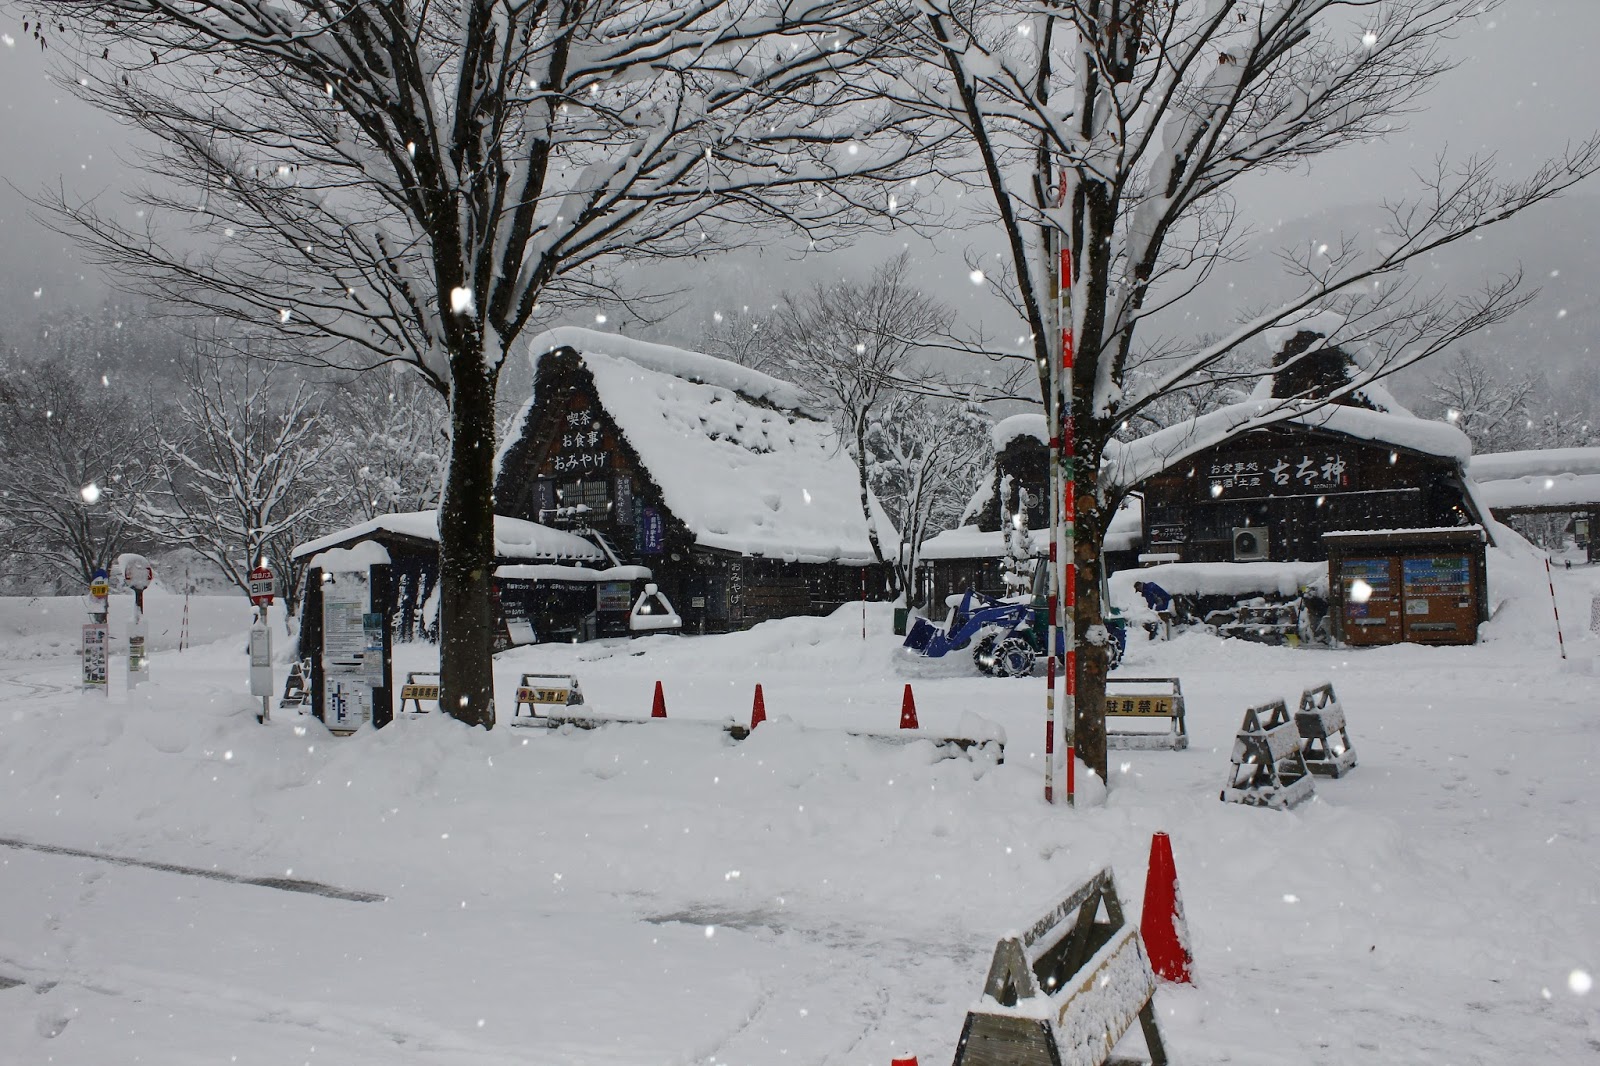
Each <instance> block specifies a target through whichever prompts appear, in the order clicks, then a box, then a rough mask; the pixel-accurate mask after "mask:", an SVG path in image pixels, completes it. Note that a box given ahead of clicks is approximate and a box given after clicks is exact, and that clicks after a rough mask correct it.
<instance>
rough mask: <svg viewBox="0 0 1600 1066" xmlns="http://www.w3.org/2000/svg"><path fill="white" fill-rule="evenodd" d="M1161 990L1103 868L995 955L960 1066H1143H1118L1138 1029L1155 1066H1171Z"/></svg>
mask: <svg viewBox="0 0 1600 1066" xmlns="http://www.w3.org/2000/svg"><path fill="white" fill-rule="evenodd" d="M1102 911H1103V912H1104V914H1105V917H1104V918H1103V919H1102V918H1101V917H1100V915H1101V913H1102ZM1155 987H1156V979H1155V974H1154V973H1153V972H1152V971H1151V969H1150V961H1149V959H1148V958H1147V957H1146V955H1145V951H1144V942H1143V941H1141V940H1140V939H1139V930H1138V927H1137V926H1133V925H1130V924H1128V923H1127V921H1126V920H1125V919H1124V918H1123V914H1122V902H1121V900H1120V899H1119V898H1118V897H1117V888H1116V883H1115V881H1114V880H1113V879H1112V876H1111V869H1110V868H1109V867H1107V868H1106V869H1103V870H1101V871H1100V872H1099V873H1097V874H1095V875H1094V876H1093V877H1091V878H1089V880H1087V881H1085V882H1084V883H1083V884H1081V885H1079V886H1078V887H1077V888H1075V889H1073V890H1072V891H1071V892H1070V893H1068V894H1067V896H1066V898H1064V899H1063V900H1061V901H1060V902H1059V903H1057V904H1056V905H1055V906H1053V907H1051V908H1050V909H1049V910H1048V911H1047V912H1046V913H1045V914H1044V916H1043V917H1041V918H1039V919H1038V920H1037V921H1035V922H1034V923H1033V924H1032V925H1030V926H1029V927H1028V928H1027V929H1026V930H1025V931H1024V932H1022V933H1020V934H1013V935H1011V936H1007V937H1004V938H1003V939H1001V940H1000V942H999V943H997V944H996V945H995V949H994V958H993V960H992V961H991V962H990V964H989V975H988V977H987V978H986V979H985V981H984V984H983V998H982V999H981V1000H980V1001H979V1003H978V1005H977V1006H976V1007H974V1008H973V1009H972V1010H971V1011H969V1012H968V1014H967V1020H966V1024H965V1025H964V1026H962V1029H961V1040H960V1043H958V1044H957V1045H956V1057H955V1064H954V1066H1061V1064H1062V1063H1074V1064H1082V1066H1105V1064H1116V1066H1120V1064H1123V1063H1129V1062H1136V1061H1139V1060H1130V1059H1121V1058H1116V1059H1114V1058H1113V1057H1112V1049H1113V1048H1115V1047H1116V1044H1117V1041H1118V1040H1120V1039H1121V1038H1122V1036H1123V1034H1125V1033H1126V1032H1127V1031H1128V1030H1129V1029H1131V1028H1132V1027H1133V1024H1134V1023H1135V1022H1138V1024H1139V1027H1140V1029H1142V1030H1143V1033H1144V1039H1145V1045H1146V1047H1147V1049H1148V1051H1149V1054H1150V1058H1149V1062H1150V1063H1151V1064H1152V1066H1165V1063H1166V1061H1167V1054H1166V1048H1165V1046H1164V1045H1163V1043H1162V1040H1161V1031H1160V1028H1159V1027H1158V1026H1157V1024H1156V1012H1155V1005H1154V1003H1153V1000H1152V997H1153V996H1154V995H1155Z"/></svg>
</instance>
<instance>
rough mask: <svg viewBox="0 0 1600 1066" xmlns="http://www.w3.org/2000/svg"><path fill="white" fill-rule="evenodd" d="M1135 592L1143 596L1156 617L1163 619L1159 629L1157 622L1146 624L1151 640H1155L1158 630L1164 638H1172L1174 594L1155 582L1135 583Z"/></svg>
mask: <svg viewBox="0 0 1600 1066" xmlns="http://www.w3.org/2000/svg"><path fill="white" fill-rule="evenodd" d="M1133 591H1135V592H1137V593H1139V594H1140V595H1141V596H1143V597H1144V602H1145V603H1146V604H1147V605H1149V607H1150V609H1151V610H1152V611H1154V612H1155V613H1156V617H1157V618H1159V619H1161V623H1160V626H1159V627H1158V626H1157V624H1156V623H1155V622H1147V623H1145V631H1146V632H1148V633H1149V634H1150V637H1151V639H1152V640H1153V639H1155V636H1156V633H1157V630H1158V628H1159V631H1160V633H1161V635H1162V637H1164V638H1170V637H1171V636H1172V593H1170V592H1168V591H1167V590H1166V589H1164V588H1162V587H1161V586H1160V585H1158V584H1156V583H1155V582H1154V581H1135V582H1134V583H1133Z"/></svg>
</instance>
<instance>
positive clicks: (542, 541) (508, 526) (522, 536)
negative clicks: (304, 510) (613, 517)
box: [294, 511, 605, 563]
mask: <svg viewBox="0 0 1600 1066" xmlns="http://www.w3.org/2000/svg"><path fill="white" fill-rule="evenodd" d="M383 533H393V534H396V535H398V536H402V537H410V538H412V539H415V540H425V541H437V540H438V539H439V512H438V511H405V512H402V513H399V514H386V515H379V516H378V517H377V518H374V519H371V520H370V521H366V522H360V523H357V524H356V525H353V526H351V527H349V528H348V529H341V530H339V531H338V532H337V533H330V534H328V535H327V536H326V537H318V538H317V539H316V540H313V541H308V542H307V543H305V544H301V545H298V546H297V547H296V548H295V549H294V558H296V559H302V558H305V557H307V556H311V555H315V554H317V553H318V552H320V551H324V550H326V549H328V548H340V547H346V546H348V545H351V544H354V543H357V542H359V541H361V540H364V539H367V538H372V537H376V536H378V535H381V534H383ZM494 554H495V558H497V559H518V560H527V561H529V562H532V561H542V562H549V561H552V560H553V561H559V562H583V563H590V562H601V561H603V560H604V559H605V554H604V553H603V552H602V551H601V550H600V549H599V548H598V547H596V546H595V545H593V544H591V543H589V542H588V541H586V540H584V539H583V538H582V537H580V536H577V535H575V534H572V533H567V532H564V531H563V530H559V529H551V528H550V527H549V526H541V525H539V524H538V523H536V522H525V521H523V520H522V519H520V518H507V517H506V516H505V515H495V518H494Z"/></svg>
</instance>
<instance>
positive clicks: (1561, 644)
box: [1544, 555, 1567, 659]
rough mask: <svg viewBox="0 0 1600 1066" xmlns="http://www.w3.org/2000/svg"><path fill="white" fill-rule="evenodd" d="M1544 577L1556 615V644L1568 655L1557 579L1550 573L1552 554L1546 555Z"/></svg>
mask: <svg viewBox="0 0 1600 1066" xmlns="http://www.w3.org/2000/svg"><path fill="white" fill-rule="evenodd" d="M1544 579H1545V580H1546V581H1548V582H1549V583H1550V610H1551V611H1552V612H1553V613H1554V614H1555V616H1556V645H1557V646H1558V647H1560V649H1561V657H1562V658H1563V659H1565V658H1566V657H1567V642H1566V641H1565V640H1564V639H1563V638H1562V636H1561V611H1560V609H1559V608H1558V607H1556V579H1555V578H1554V577H1552V576H1551V575H1550V556H1548V555H1546V556H1545V557H1544Z"/></svg>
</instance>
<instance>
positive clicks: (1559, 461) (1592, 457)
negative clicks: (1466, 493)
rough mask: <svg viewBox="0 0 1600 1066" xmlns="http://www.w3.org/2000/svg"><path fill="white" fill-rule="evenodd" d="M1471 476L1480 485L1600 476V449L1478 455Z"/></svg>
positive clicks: (1538, 450) (1534, 450)
mask: <svg viewBox="0 0 1600 1066" xmlns="http://www.w3.org/2000/svg"><path fill="white" fill-rule="evenodd" d="M1467 473H1468V474H1470V475H1471V476H1472V480H1474V481H1479V482H1490V481H1500V480H1503V479H1506V478H1529V477H1539V478H1545V477H1559V476H1560V475H1562V474H1600V448H1535V449H1531V450H1529V451H1521V452H1487V453H1485V454H1483V455H1474V456H1473V457H1472V462H1471V463H1469V464H1467Z"/></svg>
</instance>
